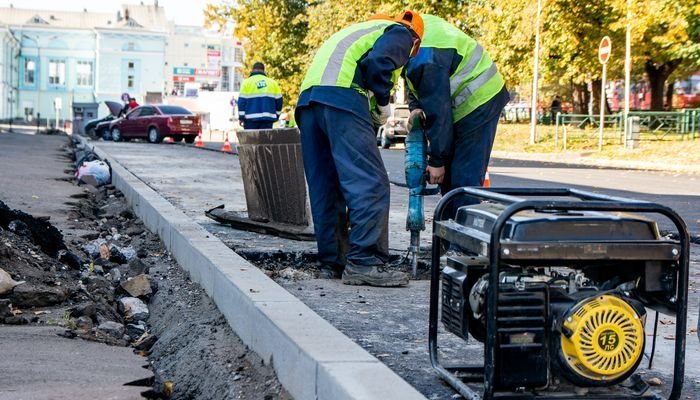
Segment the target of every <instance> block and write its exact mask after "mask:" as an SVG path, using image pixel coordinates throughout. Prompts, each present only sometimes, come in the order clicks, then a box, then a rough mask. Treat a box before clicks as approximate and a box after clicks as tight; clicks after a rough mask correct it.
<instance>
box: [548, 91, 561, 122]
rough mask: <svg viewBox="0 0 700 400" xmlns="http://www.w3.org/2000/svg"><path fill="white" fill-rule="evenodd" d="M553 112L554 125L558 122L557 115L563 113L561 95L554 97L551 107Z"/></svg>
mask: <svg viewBox="0 0 700 400" xmlns="http://www.w3.org/2000/svg"><path fill="white" fill-rule="evenodd" d="M550 109H551V112H552V125H554V124H556V123H557V115H559V114H560V113H561V97H559V95H557V96H555V97H554V100H552V106H551V107H550Z"/></svg>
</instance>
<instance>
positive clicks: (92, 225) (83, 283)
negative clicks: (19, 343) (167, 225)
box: [0, 185, 157, 345]
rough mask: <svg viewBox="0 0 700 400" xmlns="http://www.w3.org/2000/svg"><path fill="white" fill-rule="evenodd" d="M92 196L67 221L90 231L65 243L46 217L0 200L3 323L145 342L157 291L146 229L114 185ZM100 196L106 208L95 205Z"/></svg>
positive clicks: (103, 339) (115, 341) (123, 342)
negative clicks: (47, 325)
mask: <svg viewBox="0 0 700 400" xmlns="http://www.w3.org/2000/svg"><path fill="white" fill-rule="evenodd" d="M94 191H95V197H94V198H93V199H89V198H87V197H86V198H85V199H84V200H83V201H81V203H80V207H77V209H76V211H75V214H76V215H71V220H72V221H74V222H75V223H76V225H77V226H80V229H81V231H86V230H87V231H88V233H85V234H84V235H83V239H84V240H73V241H72V242H71V243H68V245H66V243H65V242H64V240H63V236H62V234H61V233H60V232H59V231H58V229H56V228H55V227H54V226H52V225H51V223H50V222H49V221H48V220H47V219H45V218H35V217H33V216H31V215H29V214H26V213H24V212H22V211H18V210H12V209H10V208H9V207H7V206H6V205H5V204H4V203H2V202H1V201H0V266H2V268H1V269H0V277H3V276H4V277H5V279H4V280H2V282H4V285H3V284H0V286H1V287H2V288H3V289H0V322H3V323H5V324H28V323H33V322H34V323H53V324H60V325H63V326H65V327H66V328H67V332H66V336H69V337H75V336H79V337H81V338H84V339H88V340H96V341H101V342H105V343H110V344H117V345H127V344H129V343H136V344H137V345H138V344H142V343H143V342H144V341H146V339H147V337H148V334H147V331H148V326H147V324H146V322H145V321H146V320H147V318H148V314H149V312H148V307H147V305H146V304H147V302H148V300H149V298H150V296H151V295H152V294H153V293H154V292H155V290H157V287H156V285H155V284H152V282H151V279H150V277H149V275H148V272H149V267H148V263H147V262H146V261H145V260H144V259H143V258H144V257H146V255H147V254H148V252H147V251H146V249H145V246H143V243H144V241H145V239H146V238H145V236H146V232H145V229H144V228H143V226H142V225H140V223H138V222H136V221H133V219H134V216H133V215H132V214H131V212H130V211H129V210H128V209H126V208H125V206H124V204H123V202H122V201H121V200H120V199H119V198H118V197H120V196H121V194H120V193H118V192H117V191H116V190H115V189H114V188H113V187H111V186H109V185H107V186H105V187H103V188H100V189H94ZM98 197H102V198H104V199H106V200H107V201H106V205H104V206H102V207H96V206H95V201H96V200H95V199H96V198H98ZM109 200H112V201H109ZM120 231H121V232H123V233H120ZM151 240H155V238H151ZM69 247H70V248H69ZM136 249H139V250H136ZM0 279H1V278H0Z"/></svg>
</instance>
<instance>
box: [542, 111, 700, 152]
mask: <svg viewBox="0 0 700 400" xmlns="http://www.w3.org/2000/svg"><path fill="white" fill-rule="evenodd" d="M628 117H629V118H632V117H638V118H639V138H638V139H637V140H640V141H649V140H693V139H696V138H699V137H700V109H686V110H682V111H663V112H657V111H632V112H630V113H629V114H628ZM599 125H600V117H599V116H596V115H584V114H559V115H557V119H556V127H555V130H554V141H555V146H558V145H559V137H560V134H561V137H562V139H563V145H564V149H566V147H567V145H568V142H569V141H572V140H591V139H593V138H597V137H598V135H599V130H598V129H599ZM603 128H604V131H603V139H604V142H605V143H608V144H612V143H617V144H622V143H624V140H625V132H624V129H625V123H624V118H623V114H622V113H617V114H610V115H605V117H604V118H603Z"/></svg>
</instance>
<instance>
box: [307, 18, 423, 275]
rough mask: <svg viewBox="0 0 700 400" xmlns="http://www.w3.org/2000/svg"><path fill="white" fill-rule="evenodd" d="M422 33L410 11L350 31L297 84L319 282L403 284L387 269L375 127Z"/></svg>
mask: <svg viewBox="0 0 700 400" xmlns="http://www.w3.org/2000/svg"><path fill="white" fill-rule="evenodd" d="M422 34H423V22H422V20H421V17H420V15H419V14H417V13H413V12H411V11H406V12H404V13H403V14H402V15H401V16H400V17H398V18H396V19H393V18H391V17H389V16H386V15H376V16H374V17H372V18H370V20H369V21H365V22H361V23H358V24H354V25H351V26H349V27H347V28H345V29H342V30H340V31H339V32H337V33H335V34H334V35H333V36H331V37H330V39H328V40H327V41H326V42H325V43H324V44H323V45H322V46H321V47H320V48H319V50H318V52H317V53H316V56H315V57H314V59H313V62H312V64H311V67H310V68H309V70H308V71H307V73H306V77H305V79H304V81H303V83H302V85H301V89H300V92H301V95H300V96H299V100H298V102H297V108H296V114H295V117H296V122H297V124H298V125H299V129H300V131H301V148H302V155H303V158H304V170H305V173H306V180H307V182H308V185H309V196H310V199H311V213H312V216H313V220H314V229H315V233H316V242H317V245H318V258H319V262H320V263H321V276H322V277H324V278H339V277H340V276H341V275H342V278H343V283H345V284H351V285H374V286H402V285H405V284H407V283H408V275H406V274H405V273H403V272H399V271H395V270H390V269H387V268H386V267H387V263H388V260H389V249H388V247H389V246H388V242H389V237H388V224H389V178H388V176H387V172H386V169H385V168H384V164H383V162H382V158H381V156H380V154H379V150H378V149H377V144H376V129H377V128H378V127H379V126H381V125H383V124H384V123H385V122H386V120H387V118H388V117H389V113H390V110H391V109H390V106H389V98H390V92H391V89H392V88H393V87H394V84H395V82H396V79H397V78H398V74H399V71H400V70H401V68H403V66H404V65H405V64H406V63H407V62H408V59H409V57H411V56H412V55H414V54H415V53H416V52H417V49H418V47H419V46H420V40H421V36H422ZM348 219H349V224H350V232H349V243H347V242H348ZM346 253H347V254H346Z"/></svg>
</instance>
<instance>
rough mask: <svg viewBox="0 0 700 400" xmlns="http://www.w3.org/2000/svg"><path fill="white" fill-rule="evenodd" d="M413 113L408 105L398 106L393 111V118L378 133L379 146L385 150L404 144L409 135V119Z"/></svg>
mask: <svg viewBox="0 0 700 400" xmlns="http://www.w3.org/2000/svg"><path fill="white" fill-rule="evenodd" d="M410 115H411V111H410V110H409V109H408V105H406V104H397V105H396V106H394V107H393V108H392V110H391V116H390V117H389V119H388V120H387V121H386V124H384V125H382V126H381V127H380V128H379V130H378V131H377V144H378V145H380V146H382V148H383V149H388V148H389V147H391V145H393V144H395V143H398V142H404V141H405V140H406V135H407V134H408V129H407V127H408V117H409V116H410Z"/></svg>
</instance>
